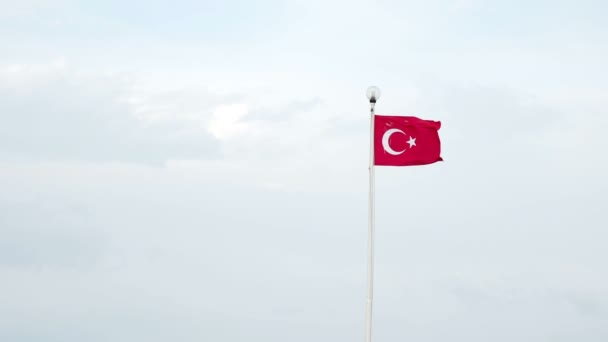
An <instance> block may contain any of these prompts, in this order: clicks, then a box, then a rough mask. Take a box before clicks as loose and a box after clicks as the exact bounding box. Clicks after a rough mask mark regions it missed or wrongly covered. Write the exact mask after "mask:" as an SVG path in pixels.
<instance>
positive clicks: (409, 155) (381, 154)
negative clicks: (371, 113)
mask: <svg viewBox="0 0 608 342" xmlns="http://www.w3.org/2000/svg"><path fill="white" fill-rule="evenodd" d="M439 128H441V122H439V121H431V120H424V119H420V118H417V117H414V116H384V115H376V116H375V117H374V157H375V158H374V159H375V160H374V164H375V165H386V166H411V165H426V164H432V163H435V162H438V161H442V160H443V159H442V158H441V140H440V139H439Z"/></svg>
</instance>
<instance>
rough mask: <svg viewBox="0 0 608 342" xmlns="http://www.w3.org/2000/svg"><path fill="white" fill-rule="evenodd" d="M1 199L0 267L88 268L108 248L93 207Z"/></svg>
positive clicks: (101, 256)
mask: <svg viewBox="0 0 608 342" xmlns="http://www.w3.org/2000/svg"><path fill="white" fill-rule="evenodd" d="M63 204H64V203H50V202H40V201H37V202H36V201H28V202H14V201H8V200H0V226H1V227H2V228H1V229H0V232H1V233H2V236H3V238H2V239H1V240H0V268H6V267H8V268H9V269H75V270H87V269H90V268H91V266H92V265H95V264H96V263H97V262H99V261H100V260H101V259H102V258H103V256H104V254H105V252H106V251H107V250H108V248H109V241H108V237H107V236H105V234H103V233H102V232H103V230H102V229H101V227H98V224H97V223H96V222H95V219H94V216H93V215H92V214H91V213H90V209H88V208H86V207H82V206H79V205H72V206H65V205H63Z"/></svg>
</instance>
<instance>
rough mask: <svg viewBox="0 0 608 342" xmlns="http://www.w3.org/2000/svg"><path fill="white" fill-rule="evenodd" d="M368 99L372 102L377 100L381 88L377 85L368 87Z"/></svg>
mask: <svg viewBox="0 0 608 342" xmlns="http://www.w3.org/2000/svg"><path fill="white" fill-rule="evenodd" d="M366 95H367V99H368V100H370V101H371V102H376V101H377V100H378V99H379V98H380V88H378V87H376V86H371V87H369V88H367V92H366Z"/></svg>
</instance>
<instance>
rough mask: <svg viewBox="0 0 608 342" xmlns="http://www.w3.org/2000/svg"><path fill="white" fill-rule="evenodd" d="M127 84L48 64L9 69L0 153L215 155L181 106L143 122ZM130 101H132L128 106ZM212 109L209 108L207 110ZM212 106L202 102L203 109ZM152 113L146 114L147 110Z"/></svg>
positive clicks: (107, 157) (115, 157) (122, 157)
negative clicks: (161, 118) (185, 115)
mask: <svg viewBox="0 0 608 342" xmlns="http://www.w3.org/2000/svg"><path fill="white" fill-rule="evenodd" d="M129 86H130V84H129V82H128V81H125V80H121V79H119V78H116V77H109V76H103V75H93V76H87V75H82V74H79V73H77V72H76V71H74V70H71V69H69V68H66V67H65V66H64V65H63V64H62V63H59V64H57V63H55V64H53V65H50V66H34V67H31V66H28V65H16V66H7V67H4V68H3V69H2V72H0V99H1V100H0V122H1V124H0V153H1V155H2V156H3V157H4V158H7V157H8V158H34V159H45V160H82V161H123V162H144V163H162V162H164V161H166V160H169V159H206V158H214V157H217V155H218V142H217V140H216V139H215V138H213V137H212V136H211V135H210V134H209V133H207V132H206V130H205V129H204V127H203V125H202V124H201V121H200V119H198V120H197V119H196V118H192V117H184V116H183V113H181V112H180V111H179V108H169V109H163V108H161V109H157V110H160V111H163V110H164V113H165V116H164V118H165V120H153V119H154V117H150V118H146V117H145V116H144V117H142V113H141V112H142V107H144V108H143V112H144V114H145V111H146V108H145V106H144V105H142V104H141V103H135V104H132V103H129V99H130V98H132V94H130V92H129V90H130V88H129ZM131 102H133V101H131ZM207 106H209V107H207ZM210 107H211V105H210V104H206V103H200V104H199V111H203V112H205V111H210V110H211V108H210ZM148 110H149V109H148Z"/></svg>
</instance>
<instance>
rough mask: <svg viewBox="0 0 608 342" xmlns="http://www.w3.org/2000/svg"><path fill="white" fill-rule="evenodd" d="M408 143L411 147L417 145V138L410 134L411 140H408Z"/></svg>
mask: <svg viewBox="0 0 608 342" xmlns="http://www.w3.org/2000/svg"><path fill="white" fill-rule="evenodd" d="M407 143H408V144H410V148H412V146H416V138H413V137H411V136H410V140H408V141H407Z"/></svg>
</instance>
